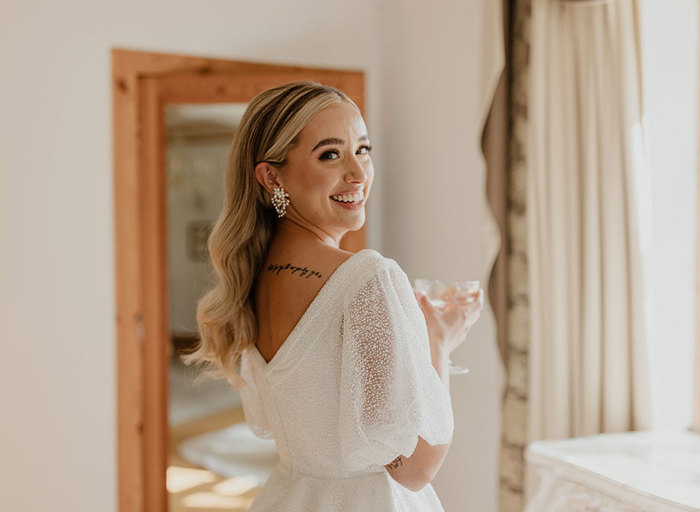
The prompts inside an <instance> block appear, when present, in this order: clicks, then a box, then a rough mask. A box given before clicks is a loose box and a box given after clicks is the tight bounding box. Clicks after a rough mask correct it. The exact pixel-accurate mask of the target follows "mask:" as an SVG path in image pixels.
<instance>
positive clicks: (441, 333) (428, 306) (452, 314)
mask: <svg viewBox="0 0 700 512" xmlns="http://www.w3.org/2000/svg"><path fill="white" fill-rule="evenodd" d="M413 293H414V295H415V296H416V299H417V300H418V304H419V305H420V307H421V309H422V310H423V316H425V323H426V325H427V327H428V337H429V338H430V345H431V349H433V350H435V349H437V350H440V351H443V352H445V353H446V354H448V355H449V354H450V353H451V352H452V351H453V350H454V349H456V348H457V347H458V346H459V345H461V344H462V342H463V341H464V340H465V338H466V336H467V334H468V333H469V331H470V329H471V328H472V326H473V325H474V324H475V323H476V321H477V320H478V319H479V316H481V310H482V309H483V307H484V290H483V288H482V289H479V291H478V292H476V293H474V294H472V295H470V296H468V297H466V298H463V299H458V300H452V301H450V302H449V303H448V304H447V305H445V306H444V307H443V306H441V307H437V306H434V305H433V304H432V303H431V302H430V299H429V298H428V296H427V295H423V294H422V293H421V292H419V291H418V290H416V289H414V290H413Z"/></svg>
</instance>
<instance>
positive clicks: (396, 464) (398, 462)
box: [387, 455, 403, 469]
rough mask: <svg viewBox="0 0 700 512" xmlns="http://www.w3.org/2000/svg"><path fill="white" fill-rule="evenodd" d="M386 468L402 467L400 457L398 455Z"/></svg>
mask: <svg viewBox="0 0 700 512" xmlns="http://www.w3.org/2000/svg"><path fill="white" fill-rule="evenodd" d="M387 466H389V469H396V468H398V467H399V466H403V461H402V460H401V455H399V456H398V457H396V458H395V459H394V460H392V461H391V462H390V463H389V464H387Z"/></svg>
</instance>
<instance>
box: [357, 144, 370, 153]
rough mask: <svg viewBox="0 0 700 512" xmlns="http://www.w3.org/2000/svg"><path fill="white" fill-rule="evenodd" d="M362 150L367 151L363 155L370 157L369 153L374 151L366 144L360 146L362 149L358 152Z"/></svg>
mask: <svg viewBox="0 0 700 512" xmlns="http://www.w3.org/2000/svg"><path fill="white" fill-rule="evenodd" d="M362 149H364V150H365V152H364V153H362V154H363V155H369V152H370V151H372V146H370V145H367V144H365V145H363V146H360V149H358V151H360V150H362Z"/></svg>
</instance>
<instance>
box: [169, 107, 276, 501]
mask: <svg viewBox="0 0 700 512" xmlns="http://www.w3.org/2000/svg"><path fill="white" fill-rule="evenodd" d="M246 106H247V105H246V104H205V105H168V106H166V109H165V122H166V168H167V204H168V207H167V208H168V213H167V215H168V290H169V292H168V295H169V318H170V339H171V345H170V347H169V349H168V350H169V354H170V368H169V400H168V404H169V406H168V407H169V409H168V422H169V428H170V446H169V450H170V451H169V455H168V470H167V471H168V473H167V486H168V492H169V502H170V510H171V511H182V510H194V509H195V508H196V509H197V510H200V511H201V510H209V509H211V510H221V509H226V510H247V509H248V506H249V505H250V503H251V502H252V500H253V498H254V497H255V495H256V494H257V492H258V490H259V488H260V487H261V486H262V484H263V483H264V481H265V480H266V479H267V477H268V476H269V473H270V471H271V469H272V468H273V467H274V466H275V465H276V464H277V457H278V456H277V451H276V449H275V445H274V441H272V440H266V439H259V438H257V437H255V436H254V435H253V434H252V432H251V431H250V429H249V428H248V426H247V425H246V424H245V422H244V416H243V412H242V409H241V408H240V406H241V403H240V398H239V395H238V393H237V392H236V391H235V390H234V389H233V388H232V387H231V386H230V385H229V384H228V383H227V382H226V381H225V380H217V381H213V380H210V379H207V380H205V381H203V382H202V383H201V384H198V385H194V384H193V380H194V378H195V377H196V374H197V372H198V370H197V368H194V367H188V366H185V365H184V364H183V363H182V362H181V361H180V359H179V357H178V355H179V353H180V352H181V351H182V350H187V349H190V348H191V347H193V345H194V344H195V342H196V340H197V336H198V335H197V320H196V308H197V300H198V299H199V298H200V297H201V296H202V295H203V293H204V291H205V290H206V289H207V288H208V287H209V283H210V279H211V276H212V272H213V270H212V267H211V264H210V261H209V256H208V254H207V239H208V237H209V233H210V232H211V228H212V227H213V224H214V222H215V220H216V218H217V216H218V215H219V213H220V211H221V208H222V202H223V190H224V170H225V164H226V158H227V156H228V151H229V147H230V144H231V140H232V138H233V134H234V133H235V130H236V128H237V126H238V124H239V122H240V120H241V117H242V116H243V112H244V111H245V108H246ZM202 507H204V508H202Z"/></svg>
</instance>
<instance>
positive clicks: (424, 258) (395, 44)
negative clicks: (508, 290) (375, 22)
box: [379, 0, 503, 512]
mask: <svg viewBox="0 0 700 512" xmlns="http://www.w3.org/2000/svg"><path fill="white" fill-rule="evenodd" d="M489 1H490V0H489ZM439 4H440V6H439V8H437V7H436V4H435V2H424V1H419V0H415V1H402V0H385V1H383V2H380V16H379V21H380V24H381V25H382V26H383V27H384V28H383V29H382V30H380V37H381V39H380V48H381V49H382V60H381V67H380V69H381V77H382V80H381V85H382V87H381V91H380V94H381V98H380V108H381V111H382V113H383V115H382V139H383V153H382V162H383V164H384V165H383V168H382V170H381V172H382V173H383V177H382V178H383V180H384V183H383V185H384V189H385V192H384V196H383V197H384V198H385V199H386V201H385V202H384V205H385V206H384V216H383V219H384V230H383V233H384V241H385V244H384V247H385V255H386V256H388V257H391V258H394V259H396V260H397V261H399V262H400V263H401V265H402V266H403V268H404V270H405V271H406V273H407V274H408V276H409V278H411V279H415V278H419V277H437V278H446V279H465V280H466V279H482V282H484V281H483V280H484V279H485V276H484V275H482V273H483V272H484V269H485V267H486V266H487V263H488V262H486V261H484V258H485V256H484V243H483V240H482V238H481V236H482V232H483V231H484V229H483V227H482V226H483V225H484V215H485V213H484V212H485V210H486V205H485V174H484V168H483V164H482V160H481V156H480V153H479V145H478V141H479V140H480V129H481V127H480V126H479V121H480V119H479V114H480V107H481V105H480V100H481V90H480V87H481V83H482V82H481V75H480V73H481V69H482V62H481V59H482V52H481V38H482V33H481V29H482V25H483V23H482V17H483V16H482V3H481V2H476V1H463V0H450V1H443V2H439ZM487 302H488V301H487ZM452 360H453V361H454V362H455V363H457V364H460V363H461V364H463V365H465V366H468V367H469V368H470V370H471V372H470V373H469V374H467V375H456V376H453V377H451V379H450V388H451V391H452V401H453V410H454V414H455V426H456V427H455V428H456V430H455V435H454V439H453V442H452V446H451V449H450V452H449V454H448V456H447V459H446V460H445V463H444V465H443V467H442V469H441V470H440V473H439V474H438V476H437V478H436V479H435V481H434V482H433V486H434V487H435V489H436V490H437V493H438V495H439V496H440V497H441V499H442V502H443V505H444V506H445V509H446V510H447V511H450V512H452V511H455V512H456V511H460V512H461V511H495V510H496V509H497V494H498V454H499V444H500V437H501V432H500V425H501V424H500V418H501V412H500V407H501V398H500V397H501V391H502V385H503V382H502V375H501V372H502V369H501V363H500V359H499V355H498V349H497V345H496V339H495V326H494V321H493V318H492V315H491V313H490V311H485V312H484V314H482V317H481V319H480V320H479V322H478V323H477V324H476V325H475V326H474V328H473V329H472V331H471V333H470V334H469V337H468V338H467V341H466V342H465V343H464V344H463V345H462V346H460V347H459V348H458V349H457V350H456V351H455V352H454V353H453V354H452Z"/></svg>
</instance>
